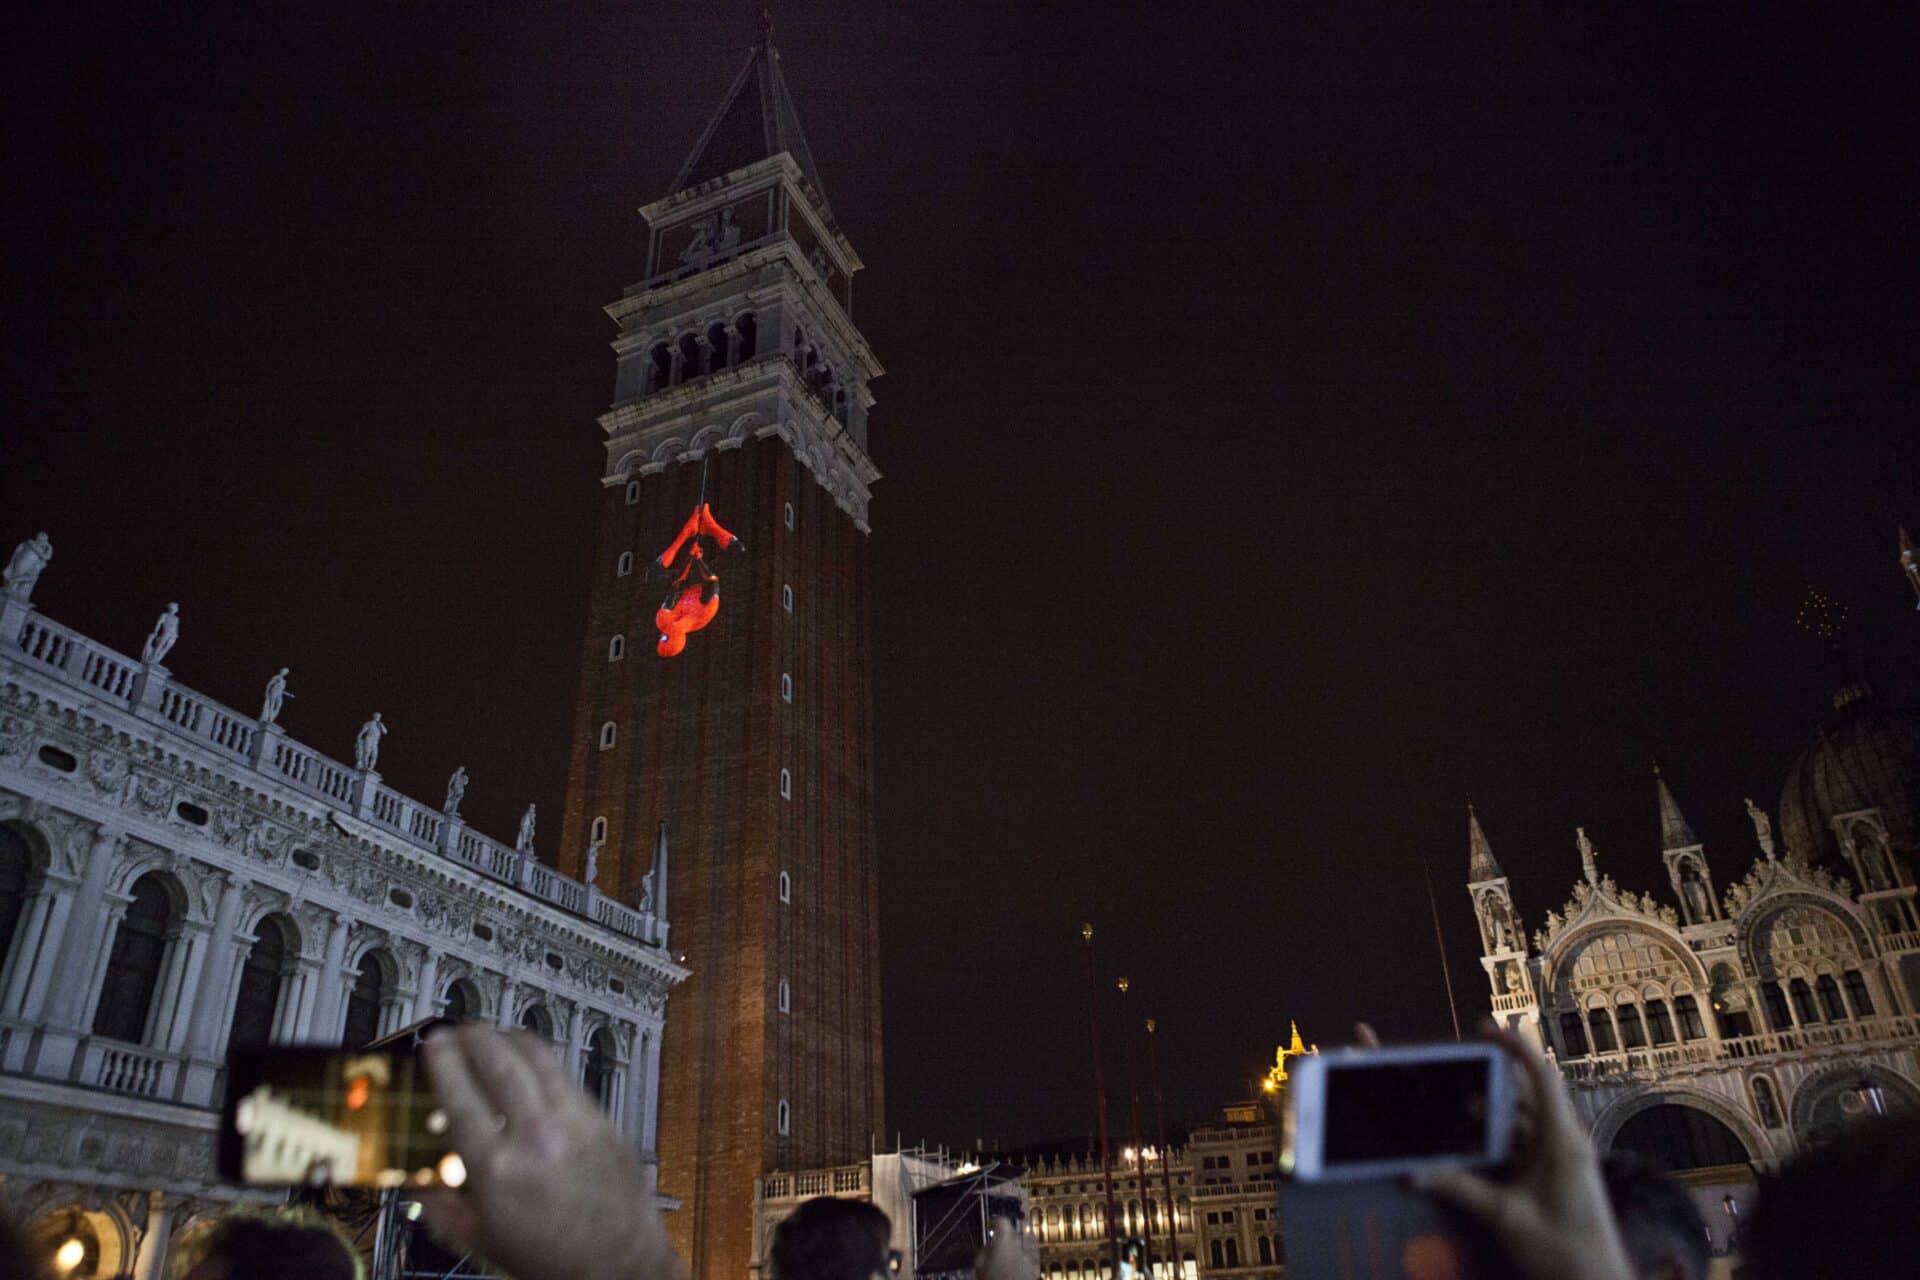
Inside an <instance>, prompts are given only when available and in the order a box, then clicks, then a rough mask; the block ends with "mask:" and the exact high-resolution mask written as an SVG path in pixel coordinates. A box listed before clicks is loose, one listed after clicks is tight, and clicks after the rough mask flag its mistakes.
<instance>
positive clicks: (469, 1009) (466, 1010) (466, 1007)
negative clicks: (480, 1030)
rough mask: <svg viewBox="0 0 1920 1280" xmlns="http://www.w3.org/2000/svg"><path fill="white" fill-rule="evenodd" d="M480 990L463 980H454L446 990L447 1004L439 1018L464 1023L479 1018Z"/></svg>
mask: <svg viewBox="0 0 1920 1280" xmlns="http://www.w3.org/2000/svg"><path fill="white" fill-rule="evenodd" d="M480 1012H481V1006H480V989H479V988H478V987H476V986H474V985H473V983H471V982H469V981H467V980H466V979H465V978H459V979H456V980H455V982H454V984H453V985H452V986H450V987H448V988H447V1003H446V1005H445V1006H444V1007H442V1009H441V1010H440V1016H441V1017H443V1018H446V1019H448V1020H449V1021H452V1022H465V1021H467V1020H469V1019H472V1018H478V1017H479V1016H480Z"/></svg>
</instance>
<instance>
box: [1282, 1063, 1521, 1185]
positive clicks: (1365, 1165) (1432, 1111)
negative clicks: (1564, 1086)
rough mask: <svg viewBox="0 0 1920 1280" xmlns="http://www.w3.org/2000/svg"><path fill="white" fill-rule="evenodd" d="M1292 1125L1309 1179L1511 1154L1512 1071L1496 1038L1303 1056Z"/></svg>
mask: <svg viewBox="0 0 1920 1280" xmlns="http://www.w3.org/2000/svg"><path fill="white" fill-rule="evenodd" d="M1290 1083H1291V1085H1292V1099H1291V1112H1290V1115H1289V1117H1288V1119H1289V1121H1290V1125H1289V1131H1288V1150H1287V1152H1286V1155H1287V1156H1288V1157H1289V1164H1290V1172H1291V1174H1292V1176H1293V1177H1294V1178H1295V1179H1296V1180H1298V1181H1301V1182H1337V1181H1352V1180H1355V1179H1363V1178H1391V1177H1397V1176H1399V1175H1401V1174H1408V1173H1413V1172H1416V1171H1418V1170H1421V1169H1428V1168H1434V1167H1437V1166H1445V1165H1451V1166H1456V1167H1484V1166H1487V1165H1495V1164H1499V1163H1500V1162H1501V1161H1503V1160H1505V1159H1506V1158H1507V1152H1508V1149H1509V1147H1510V1145H1511V1143H1512V1140H1513V1101H1514V1093H1513V1072H1512V1070H1511V1064H1510V1062H1509V1060H1508V1058H1507V1055H1506V1053H1505V1052H1504V1051H1502V1050H1501V1049H1500V1048H1499V1047H1498V1046H1497V1045H1491V1044H1430V1045H1405V1046H1396V1047H1394V1048H1391V1049H1336V1050H1333V1051H1331V1052H1328V1053H1321V1054H1313V1055H1309V1056H1306V1057H1303V1058H1299V1059H1296V1065H1295V1066H1294V1069H1293V1079H1292V1081H1291V1082H1290Z"/></svg>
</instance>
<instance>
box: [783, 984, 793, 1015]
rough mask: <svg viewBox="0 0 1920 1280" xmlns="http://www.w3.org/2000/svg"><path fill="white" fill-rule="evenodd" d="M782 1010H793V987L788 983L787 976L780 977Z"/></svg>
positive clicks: (787, 1011) (788, 1011)
mask: <svg viewBox="0 0 1920 1280" xmlns="http://www.w3.org/2000/svg"><path fill="white" fill-rule="evenodd" d="M780 1012H782V1013H792V1012H793V988H792V987H790V986H788V985H787V980H786V979H785V978H782V979H780Z"/></svg>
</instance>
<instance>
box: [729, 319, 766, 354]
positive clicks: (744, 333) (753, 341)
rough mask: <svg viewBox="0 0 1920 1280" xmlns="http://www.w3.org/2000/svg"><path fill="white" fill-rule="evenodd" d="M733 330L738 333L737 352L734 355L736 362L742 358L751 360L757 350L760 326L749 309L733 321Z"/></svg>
mask: <svg viewBox="0 0 1920 1280" xmlns="http://www.w3.org/2000/svg"><path fill="white" fill-rule="evenodd" d="M733 331H734V332H735V333H737V334H739V335H740V346H739V354H738V355H736V356H735V357H734V362H735V363H736V364H737V363H739V362H740V361H742V360H751V359H753V357H754V353H755V352H757V351H758V350H759V336H760V327H759V325H758V324H757V323H756V322H755V321H754V318H753V312H751V311H749V312H747V313H746V314H745V315H743V316H741V317H740V318H739V319H738V320H735V321H734V322H733Z"/></svg>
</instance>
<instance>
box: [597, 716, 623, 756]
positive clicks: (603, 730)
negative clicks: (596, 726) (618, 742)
mask: <svg viewBox="0 0 1920 1280" xmlns="http://www.w3.org/2000/svg"><path fill="white" fill-rule="evenodd" d="M619 735H620V731H619V730H618V729H616V728H615V727H614V724H613V721H611V720H609V721H607V722H606V723H605V724H603V725H601V726H600V749H601V750H602V751H605V750H606V749H607V748H608V747H611V746H612V745H613V741H614V739H615V738H617V737H618V736H619Z"/></svg>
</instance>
